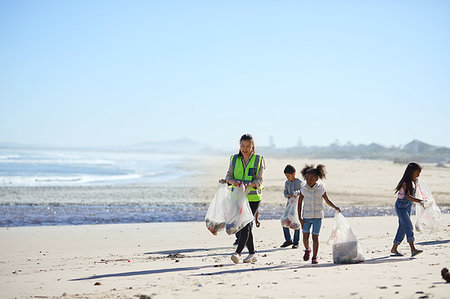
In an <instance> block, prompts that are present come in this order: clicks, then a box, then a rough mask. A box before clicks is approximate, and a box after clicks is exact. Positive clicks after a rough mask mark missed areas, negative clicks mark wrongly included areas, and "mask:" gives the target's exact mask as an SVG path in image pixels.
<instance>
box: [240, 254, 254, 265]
mask: <svg viewBox="0 0 450 299" xmlns="http://www.w3.org/2000/svg"><path fill="white" fill-rule="evenodd" d="M243 262H244V263H256V256H255V255H254V254H249V255H248V256H247V257H246V258H245V259H244V260H243Z"/></svg>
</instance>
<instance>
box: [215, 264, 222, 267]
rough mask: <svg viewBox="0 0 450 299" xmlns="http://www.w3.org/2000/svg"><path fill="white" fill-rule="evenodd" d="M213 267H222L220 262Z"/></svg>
mask: <svg viewBox="0 0 450 299" xmlns="http://www.w3.org/2000/svg"><path fill="white" fill-rule="evenodd" d="M214 267H223V264H220V265H214Z"/></svg>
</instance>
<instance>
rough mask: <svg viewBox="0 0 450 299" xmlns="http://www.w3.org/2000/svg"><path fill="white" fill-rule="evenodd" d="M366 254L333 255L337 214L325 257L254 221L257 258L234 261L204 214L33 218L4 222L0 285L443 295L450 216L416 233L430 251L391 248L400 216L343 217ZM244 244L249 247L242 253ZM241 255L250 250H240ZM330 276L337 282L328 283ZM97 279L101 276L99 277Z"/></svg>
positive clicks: (176, 292) (50, 289)
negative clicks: (34, 222) (306, 254)
mask: <svg viewBox="0 0 450 299" xmlns="http://www.w3.org/2000/svg"><path fill="white" fill-rule="evenodd" d="M347 219H348V221H349V223H350V225H351V227H352V229H353V231H354V233H355V235H356V236H357V238H358V241H359V243H360V245H361V247H362V249H363V253H364V256H365V258H366V262H363V263H360V264H352V265H336V264H333V263H332V256H331V245H329V244H327V240H328V237H329V235H330V231H331V227H332V223H333V218H325V219H324V220H323V225H322V230H321V233H320V236H319V240H320V248H319V264H317V265H311V264H310V262H304V261H303V260H302V259H301V256H302V253H303V251H302V245H301V244H300V249H291V248H285V249H282V248H279V246H280V244H281V243H282V242H283V233H282V229H281V224H280V222H279V220H261V227H260V228H257V229H255V231H254V236H255V246H256V250H257V258H258V261H257V263H255V264H238V265H235V264H233V263H232V262H231V260H230V255H231V253H233V252H234V247H233V246H231V244H232V242H233V241H234V236H228V235H227V234H226V233H225V232H221V233H219V234H218V235H217V236H213V235H212V234H211V233H210V232H209V231H207V229H206V227H205V223H204V222H183V223H180V222H172V223H140V224H107V225H101V224H100V225H77V226H70V225H68V226H34V227H11V228H5V227H3V228H0V239H1V240H2V242H1V244H0V252H2V256H1V258H0V265H1V267H0V277H1V278H2V279H1V280H0V294H1V295H2V297H3V298H14V297H24V298H31V297H34V296H42V297H52V296H57V297H65V298H80V297H81V298H123V297H127V298H131V297H135V296H138V297H139V296H141V295H146V296H151V297H152V298H174V297H175V298H176V297H179V298H181V297H184V298H186V297H196V298H211V297H213V298H231V297H245V296H247V297H252V298H280V297H289V296H296V297H311V296H314V297H320V296H324V297H333V298H348V297H353V298H379V297H391V296H396V297H398V298H419V297H420V296H425V295H427V296H429V297H433V298H445V297H447V296H448V291H449V290H450V284H448V283H447V284H446V283H445V281H444V280H443V279H442V278H441V277H440V270H441V269H442V268H443V267H447V268H449V266H450V252H449V251H448V244H449V243H450V240H449V235H450V215H449V214H444V215H442V222H441V224H442V227H441V230H440V231H439V232H436V233H417V232H415V236H416V245H417V247H418V248H419V249H423V250H424V253H422V254H420V255H418V256H417V257H415V258H411V257H410V255H409V254H408V246H407V244H406V243H405V242H403V243H402V244H401V245H400V247H399V250H400V251H401V252H403V253H405V256H404V257H390V256H389V250H390V247H391V245H392V240H393V237H394V234H395V230H396V227H397V217H395V216H374V217H347ZM245 253H246V251H245V250H244V252H243V254H245ZM244 257H245V255H244ZM327 282H331V283H327ZM96 283H99V284H97V285H96Z"/></svg>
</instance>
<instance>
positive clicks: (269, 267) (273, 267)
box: [70, 249, 411, 281]
mask: <svg viewBox="0 0 450 299" xmlns="http://www.w3.org/2000/svg"><path fill="white" fill-rule="evenodd" d="M202 250H203V249H202ZM185 252H186V251H185ZM164 253H166V251H164ZM409 260H411V258H404V257H401V258H392V257H390V256H384V257H379V258H373V259H368V260H366V261H365V262H363V263H360V264H366V265H367V264H369V265H370V264H383V263H397V262H405V261H409ZM250 265H252V266H254V265H255V264H250ZM352 265H354V264H333V263H323V264H315V265H312V264H304V263H290V264H282V265H266V266H261V267H251V268H249V267H246V268H242V267H239V266H236V265H235V264H231V263H230V264H225V265H224V264H215V265H204V266H197V267H177V268H166V269H154V270H145V271H131V272H121V273H109V274H103V275H93V276H89V277H84V278H74V279H71V280H70V281H82V280H92V279H101V278H111V277H129V276H137V275H154V274H163V273H170V272H183V271H195V270H201V269H212V270H214V269H215V268H218V267H221V268H222V267H234V268H233V269H231V268H230V269H229V270H222V271H216V272H208V273H198V274H191V276H205V275H222V274H236V273H245V272H252V271H264V270H275V271H286V270H299V269H307V268H328V267H342V266H346V267H347V266H352ZM236 267H239V268H236Z"/></svg>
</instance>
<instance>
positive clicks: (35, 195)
mask: <svg viewBox="0 0 450 299" xmlns="http://www.w3.org/2000/svg"><path fill="white" fill-rule="evenodd" d="M199 159H200V157H199V156H196V155H195V154H175V153H149V152H144V151H136V152H132V151H126V152H125V151H85V150H70V151H69V150H55V149H39V150H38V149H28V150H25V149H0V227H13V226H34V225H82V224H109V223H142V222H183V221H203V220H204V217H205V214H206V212H207V210H208V206H209V203H210V200H211V198H212V197H213V195H214V193H215V191H216V188H217V185H216V183H215V182H216V181H215V180H214V182H211V184H208V185H207V186H205V185H201V184H197V185H196V184H192V182H191V183H185V182H184V180H183V178H184V177H186V176H192V175H195V174H196V172H195V170H191V169H192V168H190V167H183V166H184V164H185V163H187V162H191V163H192V162H195V161H198V160H199ZM266 191H269V190H266ZM266 194H267V192H266ZM277 196H278V195H277ZM341 209H342V210H343V212H344V215H346V216H381V215H394V214H395V210H394V209H393V207H392V206H347V207H345V206H341ZM441 209H442V212H444V213H449V212H450V207H441ZM259 211H260V215H261V216H260V219H262V220H264V219H279V218H280V217H281V214H282V213H283V211H284V203H283V200H280V201H279V202H277V204H268V203H267V201H264V199H263V202H262V204H261V206H260V209H259ZM333 215H334V211H333V210H331V209H329V208H326V209H325V217H332V216H333Z"/></svg>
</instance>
